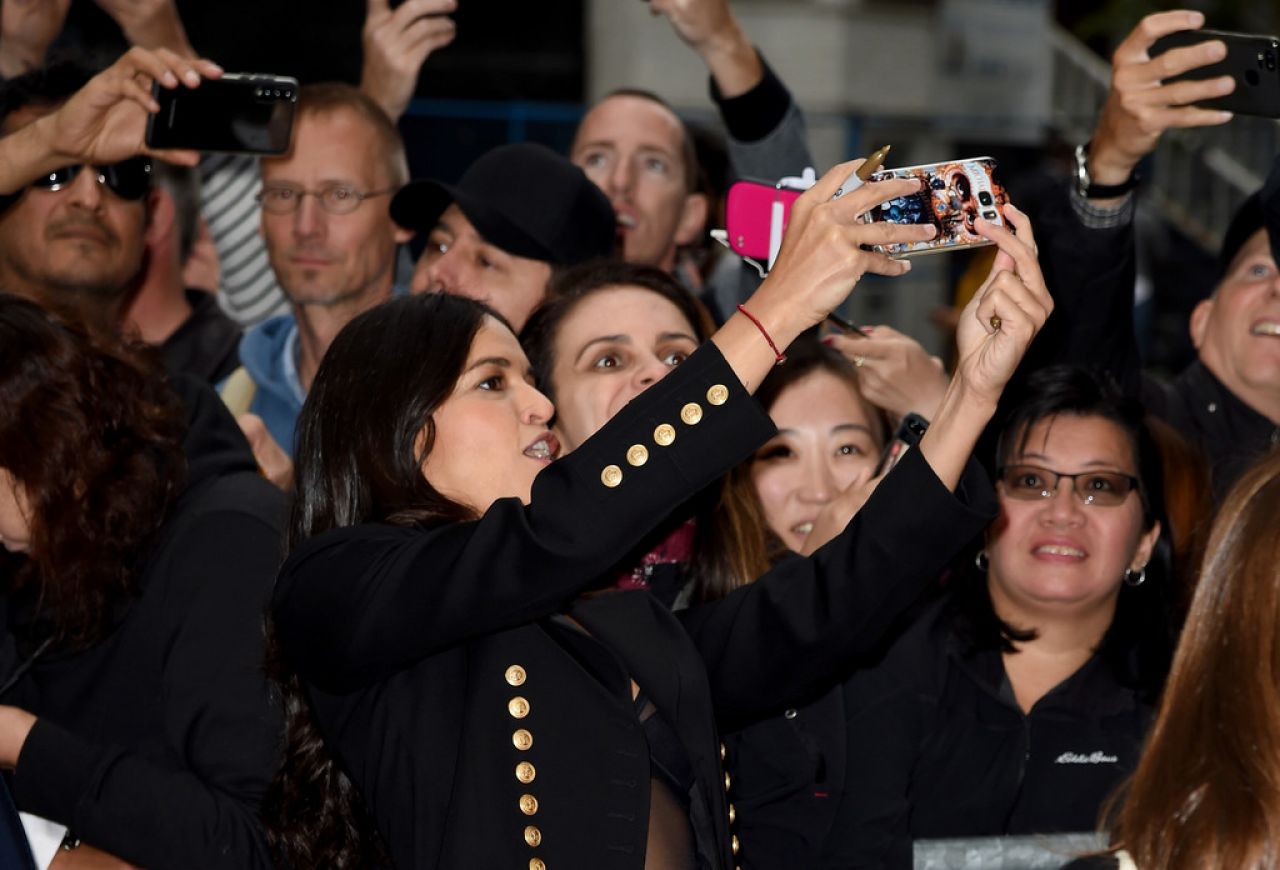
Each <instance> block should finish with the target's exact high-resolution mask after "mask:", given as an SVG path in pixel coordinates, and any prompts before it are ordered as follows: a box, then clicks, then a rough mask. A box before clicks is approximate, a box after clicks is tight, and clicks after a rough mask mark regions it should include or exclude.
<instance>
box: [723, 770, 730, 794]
mask: <svg viewBox="0 0 1280 870" xmlns="http://www.w3.org/2000/svg"><path fill="white" fill-rule="evenodd" d="M730 782H731V780H730V779H729V774H728V772H727V771H726V772H725V775H724V790H725V791H728V790H729V783H730Z"/></svg>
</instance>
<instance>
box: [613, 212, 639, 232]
mask: <svg viewBox="0 0 1280 870" xmlns="http://www.w3.org/2000/svg"><path fill="white" fill-rule="evenodd" d="M615 217H616V218H617V219H618V226H619V227H622V228H623V229H627V230H633V229H635V228H636V219H635V216H634V215H629V214H627V213H626V212H621V211H620V212H618V213H617V214H616V215H615Z"/></svg>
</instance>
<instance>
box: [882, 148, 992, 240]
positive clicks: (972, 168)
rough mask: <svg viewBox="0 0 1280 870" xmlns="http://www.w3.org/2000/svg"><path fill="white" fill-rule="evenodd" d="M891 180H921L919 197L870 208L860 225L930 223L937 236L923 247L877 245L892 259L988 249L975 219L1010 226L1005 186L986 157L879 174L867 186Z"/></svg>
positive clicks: (910, 167)
mask: <svg viewBox="0 0 1280 870" xmlns="http://www.w3.org/2000/svg"><path fill="white" fill-rule="evenodd" d="M891 178H919V179H921V187H920V192H919V193H913V194H911V195H909V196H901V197H898V198H897V199H891V200H889V201H888V202H884V203H881V204H880V205H878V206H876V207H875V208H873V209H871V210H870V211H869V212H867V213H866V214H865V215H863V220H864V221H866V222H868V223H892V224H933V225H934V226H935V227H937V229H938V234H937V235H936V236H934V237H933V238H932V239H929V240H927V241H923V242H897V243H894V244H891V245H875V246H874V248H875V250H877V251H880V252H881V253H884V254H888V255H889V256H891V257H912V256H916V255H918V254H934V253H937V252H938V251H953V250H959V249H963V248H974V247H978V246H980V245H989V244H991V242H990V241H989V240H987V239H986V238H984V237H982V236H980V235H978V232H977V229H976V228H975V222H976V221H977V219H978V218H979V217H983V218H986V219H987V220H989V221H990V222H991V223H993V224H999V225H1001V226H1008V224H1007V222H1006V221H1005V219H1004V213H1003V209H1004V207H1005V205H1007V204H1008V202H1009V195H1008V193H1006V192H1005V189H1004V186H1003V185H1002V184H1000V182H999V181H998V180H997V179H996V162H995V160H993V159H991V158H990V157H974V158H971V159H968V160H953V161H950V162H948V163H927V164H923V165H920V166H907V167H903V168H902V169H882V170H880V171H879V172H877V173H875V174H874V175H872V176H871V178H870V179H868V180H869V181H886V180H888V179H891Z"/></svg>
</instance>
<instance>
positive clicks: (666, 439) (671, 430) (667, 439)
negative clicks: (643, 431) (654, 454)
mask: <svg viewBox="0 0 1280 870" xmlns="http://www.w3.org/2000/svg"><path fill="white" fill-rule="evenodd" d="M675 440H676V427H675V426H672V425H671V424H670V423H663V424H662V425H661V426H659V427H658V428H657V429H654V430H653V443H655V444H657V445H658V446H659V447H670V446H671V444H672V442H674V441H675Z"/></svg>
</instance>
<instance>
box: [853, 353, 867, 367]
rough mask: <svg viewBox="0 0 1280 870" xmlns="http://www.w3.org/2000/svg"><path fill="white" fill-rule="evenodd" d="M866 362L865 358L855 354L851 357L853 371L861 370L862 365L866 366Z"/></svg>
mask: <svg viewBox="0 0 1280 870" xmlns="http://www.w3.org/2000/svg"><path fill="white" fill-rule="evenodd" d="M866 362H867V358H866V357H865V356H862V355H861V354H857V353H855V354H854V355H853V367H854V368H855V369H860V368H862V367H863V366H864V365H866Z"/></svg>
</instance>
